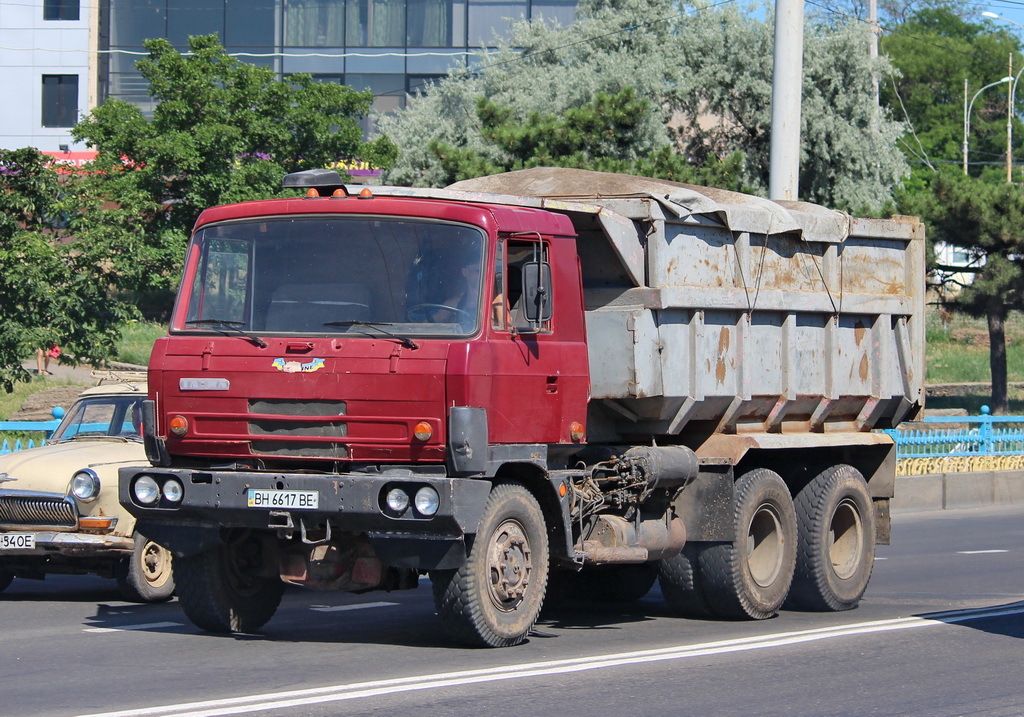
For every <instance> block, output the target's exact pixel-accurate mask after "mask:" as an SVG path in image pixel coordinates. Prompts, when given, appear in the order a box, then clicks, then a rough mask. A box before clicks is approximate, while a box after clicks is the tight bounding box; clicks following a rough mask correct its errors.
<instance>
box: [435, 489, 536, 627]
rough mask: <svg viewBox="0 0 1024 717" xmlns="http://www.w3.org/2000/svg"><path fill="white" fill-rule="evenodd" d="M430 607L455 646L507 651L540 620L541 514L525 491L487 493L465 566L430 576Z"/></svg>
mask: <svg viewBox="0 0 1024 717" xmlns="http://www.w3.org/2000/svg"><path fill="white" fill-rule="evenodd" d="M430 580H431V582H432V583H433V591H434V603H435V605H436V607H437V613H438V616H439V617H440V618H441V621H442V623H443V624H444V626H445V627H446V628H447V630H449V631H450V632H451V633H452V634H453V635H454V636H455V637H456V638H457V639H458V640H459V641H461V642H464V643H467V644H470V645H475V646H479V647H510V646H512V645H518V644H519V643H520V642H522V641H523V640H525V639H526V636H527V635H529V633H530V630H532V629H533V625H534V623H536V622H537V617H538V616H539V615H540V609H541V606H542V605H543V603H544V592H545V589H546V586H547V581H548V540H547V530H546V529H545V525H544V515H543V514H542V513H541V510H540V506H539V505H538V504H537V501H536V500H535V499H534V497H533V496H532V495H530V493H529V491H527V490H526V489H525V488H523V487H522V486H520V485H515V484H510V483H504V484H499V485H496V486H495V487H494V488H493V490H491V493H490V495H489V496H488V498H487V504H486V506H485V507H484V513H483V518H482V519H481V521H480V526H479V529H478V530H477V533H476V536H475V537H474V538H473V541H472V546H471V547H470V550H469V556H468V558H467V559H466V564H465V565H464V566H463V567H461V568H459V569H458V570H435V571H433V572H431V573H430Z"/></svg>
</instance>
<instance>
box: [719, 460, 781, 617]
mask: <svg viewBox="0 0 1024 717" xmlns="http://www.w3.org/2000/svg"><path fill="white" fill-rule="evenodd" d="M733 530H734V537H733V540H732V542H729V543H714V544H712V545H710V546H708V547H707V548H706V549H704V550H703V551H702V552H701V553H700V556H699V564H700V575H701V578H702V581H703V588H704V596H705V597H706V598H707V601H708V604H709V605H710V607H711V610H712V611H713V612H714V614H715V615H717V616H718V617H724V618H732V619H745V618H749V619H754V620H764V619H766V618H769V617H772V616H773V615H775V613H776V612H778V609H779V608H780V607H781V606H782V603H783V601H784V600H785V599H786V596H787V595H788V594H789V586H790V583H791V582H792V580H793V571H794V569H795V566H796V550H797V528H796V512H795V510H794V508H793V500H792V498H791V497H790V494H789V489H788V488H787V487H786V484H785V483H784V482H783V480H782V478H780V477H779V475H778V474H777V473H774V472H772V471H770V470H767V469H764V468H758V469H755V470H752V471H750V472H749V473H747V474H745V475H744V476H742V477H741V478H740V479H739V480H738V481H736V488H735V493H734V513H733Z"/></svg>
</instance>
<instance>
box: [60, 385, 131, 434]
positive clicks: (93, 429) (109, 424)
mask: <svg viewBox="0 0 1024 717" xmlns="http://www.w3.org/2000/svg"><path fill="white" fill-rule="evenodd" d="M145 398H146V394H145V393H144V392H139V393H138V394H134V393H131V394H123V395H116V396H90V397H87V398H81V399H79V400H78V401H77V402H76V403H75V405H73V406H72V407H71V410H70V411H68V412H67V414H66V415H65V416H64V420H62V421H61V422H60V425H59V426H57V430H56V431H54V433H53V436H52V437H51V438H50V442H51V443H53V442H56V441H68V440H72V439H75V438H82V437H87V436H108V437H110V436H115V437H121V438H131V439H137V440H141V437H140V433H141V428H142V423H141V410H142V401H143V399H145Z"/></svg>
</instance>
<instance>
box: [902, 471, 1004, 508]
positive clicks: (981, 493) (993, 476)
mask: <svg viewBox="0 0 1024 717" xmlns="http://www.w3.org/2000/svg"><path fill="white" fill-rule="evenodd" d="M1020 504H1024V471H1022V470H1013V471H979V472H977V473H933V474H930V475H921V476H899V477H897V478H896V495H895V497H894V498H893V500H892V511H893V512H894V513H897V512H900V513H907V512H914V511H925V510H955V509H958V508H981V507H985V506H989V505H1020Z"/></svg>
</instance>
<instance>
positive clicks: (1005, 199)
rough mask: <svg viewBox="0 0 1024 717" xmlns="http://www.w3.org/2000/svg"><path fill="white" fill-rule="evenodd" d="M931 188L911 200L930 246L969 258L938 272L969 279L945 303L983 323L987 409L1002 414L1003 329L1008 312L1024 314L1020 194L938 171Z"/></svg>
mask: <svg viewBox="0 0 1024 717" xmlns="http://www.w3.org/2000/svg"><path fill="white" fill-rule="evenodd" d="M931 189H932V192H931V195H930V196H927V197H924V196H918V197H917V198H916V199H915V200H914V205H915V208H916V209H917V210H918V212H919V213H920V214H921V215H922V217H924V218H925V219H926V221H927V222H928V224H929V232H930V234H931V235H932V238H933V241H934V240H939V241H945V242H948V243H950V244H952V245H954V246H959V247H962V248H964V249H967V250H968V251H969V252H970V254H971V255H972V257H973V258H974V261H973V262H972V267H970V268H967V269H966V270H965V269H963V268H962V267H952V266H941V265H939V266H938V267H937V268H938V269H940V270H946V271H950V272H965V271H966V272H968V273H972V274H973V280H972V281H971V282H969V283H966V284H964V285H963V286H962V287H961V288H960V291H959V292H957V293H955V294H953V295H952V296H951V298H950V299H949V304H950V305H951V306H953V307H954V308H956V309H959V310H961V311H964V312H966V313H967V314H969V315H971V316H977V317H983V318H985V319H986V321H987V322H988V334H989V346H990V353H989V366H990V368H991V372H992V410H993V411H994V412H996V413H1006V412H1007V410H1009V401H1008V398H1007V372H1006V333H1005V329H1004V325H1005V322H1006V317H1007V315H1008V313H1009V312H1010V311H1011V310H1015V309H1024V239H1022V237H1021V229H1020V228H1021V226H1024V192H1021V190H1020V187H1018V186H1017V185H1014V184H1010V183H1008V182H991V181H985V180H984V179H980V178H976V177H968V176H964V175H963V174H962V173H961V172H960V171H959V170H956V169H952V168H947V169H945V170H944V171H941V172H939V173H938V174H937V175H936V176H935V178H934V180H933V182H932V184H931Z"/></svg>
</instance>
